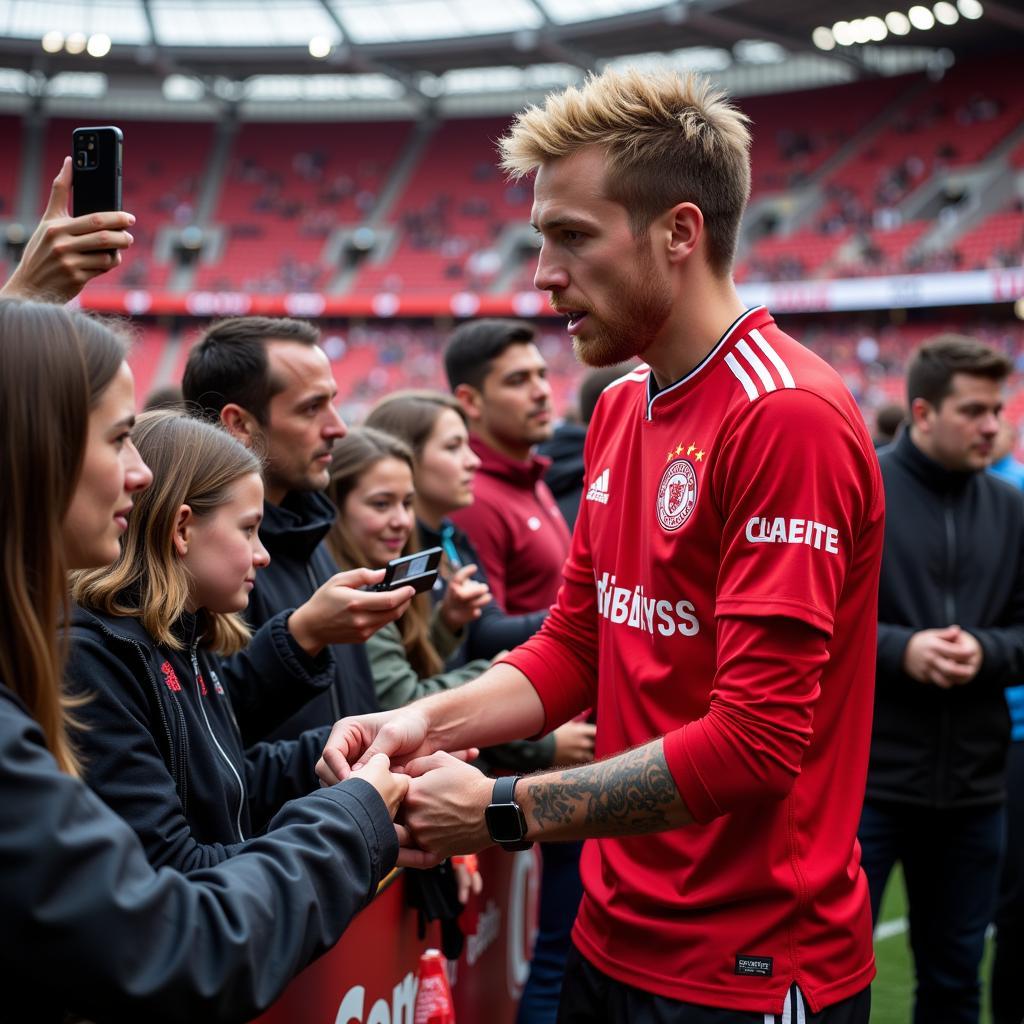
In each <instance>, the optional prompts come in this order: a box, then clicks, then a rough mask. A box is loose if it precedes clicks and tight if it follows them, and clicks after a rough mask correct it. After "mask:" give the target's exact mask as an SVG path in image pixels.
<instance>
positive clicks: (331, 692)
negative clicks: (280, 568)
mask: <svg viewBox="0 0 1024 1024" xmlns="http://www.w3.org/2000/svg"><path fill="white" fill-rule="evenodd" d="M306 575H307V576H308V577H309V585H310V586H311V587H312V588H313V589H312V590H311V591H310V593H309V596H310V597H312V596H313V595H314V594H315V593H316V592H317V591H318V590H319V589H320V584H319V583H317V581H316V576H315V575H314V573H313V566H311V565H310V564H309V562H307V563H306ZM327 696H328V698H329V699H330V701H331V717H332V719H333V720H334V721H335V722H337V721H338V720H339V719H340V718H342V717H343V716H342V713H341V701H339V700H338V679H337V677H335V678H334V679H332V680H331V685H330V686H329V687H327Z"/></svg>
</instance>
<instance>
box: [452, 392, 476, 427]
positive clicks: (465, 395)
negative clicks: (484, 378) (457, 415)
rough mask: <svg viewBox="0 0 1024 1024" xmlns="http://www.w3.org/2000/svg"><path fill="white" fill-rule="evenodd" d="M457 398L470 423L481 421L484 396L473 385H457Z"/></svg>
mask: <svg viewBox="0 0 1024 1024" xmlns="http://www.w3.org/2000/svg"><path fill="white" fill-rule="evenodd" d="M454 394H455V398H456V400H457V401H458V403H459V405H461V406H462V411H463V412H464V413H465V414H466V417H467V419H468V420H469V422H470V423H476V422H478V421H479V419H480V416H481V414H482V409H483V395H482V394H481V393H480V391H479V390H478V389H477V388H475V387H473V386H472V385H471V384H457V385H456V386H455V392H454Z"/></svg>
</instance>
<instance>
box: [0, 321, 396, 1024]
mask: <svg viewBox="0 0 1024 1024" xmlns="http://www.w3.org/2000/svg"><path fill="white" fill-rule="evenodd" d="M124 352H125V350H124V345H123V343H122V342H121V341H120V340H119V339H118V338H117V337H116V336H115V335H113V334H112V333H111V332H110V331H109V330H108V329H106V328H105V327H103V326H102V325H100V324H98V323H97V322H95V321H92V320H90V319H88V318H87V317H84V316H82V315H81V314H77V313H68V312H66V311H65V310H63V309H61V308H59V307H56V306H42V305H36V304H33V303H20V302H11V301H2V302H0V473H2V478H3V481H4V488H5V494H4V500H3V501H2V502H0V547H2V549H3V566H4V571H3V572H0V865H2V870H0V990H2V992H3V1004H2V1005H3V1010H2V1015H3V1017H4V1019H5V1020H12V1021H20V1020H31V1021H34V1022H37V1024H46V1022H49V1021H59V1020H61V1019H63V1017H64V1013H65V1011H68V1010H72V1011H75V1012H77V1013H78V1014H82V1015H85V1016H88V1017H90V1018H91V1019H93V1020H96V1021H98V1022H105V1021H136V1020H139V1019H145V1020H148V1021H154V1022H164V1021H167V1022H170V1021H181V1020H204V1021H218V1022H228V1021H239V1022H241V1021H245V1020H250V1019H252V1017H254V1016H255V1015H256V1014H258V1013H259V1012H261V1011H262V1010H263V1009H265V1008H266V1007H267V1006H268V1005H269V1004H270V1003H271V1002H272V1001H273V1000H274V999H275V998H276V997H277V995H278V994H279V993H280V991H281V989H282V988H283V987H284V985H285V984H286V983H287V982H288V981H289V979H290V978H291V977H292V976H293V975H294V974H296V973H298V971H300V970H301V969H302V968H303V967H305V966H306V964H308V963H309V962H310V960H312V959H313V958H314V957H316V956H317V955H319V954H320V953H322V952H323V951H324V950H325V949H327V948H328V947H329V946H330V945H332V944H333V943H334V942H335V941H337V939H338V937H339V936H340V934H341V932H342V931H343V930H344V928H345V926H346V925H347V924H348V922H349V921H350V920H351V918H352V916H353V915H354V914H355V913H356V911H357V910H359V909H360V908H361V907H362V906H363V905H364V904H365V903H366V902H367V900H368V899H369V898H370V896H371V895H372V894H373V893H374V891H375V889H376V885H377V882H378V880H379V878H380V877H381V875H382V874H383V873H384V872H386V871H387V870H388V869H390V868H391V866H392V865H393V864H394V862H395V857H396V855H397V843H396V840H395V832H394V828H393V826H392V824H391V821H390V820H389V818H390V816H392V815H393V814H394V812H395V808H396V806H397V804H398V801H399V800H400V799H401V796H402V793H403V790H404V787H405V785H406V780H405V779H404V778H402V777H396V776H392V775H390V773H389V772H388V770H387V759H386V758H380V759H379V760H377V761H376V763H375V762H371V763H370V764H369V765H367V767H366V768H365V769H364V770H363V771H362V772H361V773H360V775H361V777H360V778H359V779H352V780H349V781H347V782H345V783H342V784H341V785H339V786H333V787H331V788H329V789H323V790H320V791H319V792H316V793H314V794H312V795H310V796H308V797H305V798H303V799H302V800H298V801H294V802H293V803H291V804H289V805H288V806H287V807H286V808H284V809H283V810H282V811H281V812H280V813H279V814H278V815H277V816H276V817H275V819H274V821H273V822H272V823H271V826H270V827H269V828H268V831H267V834H266V835H265V836H263V837H261V838H260V839H257V840H253V841H252V842H251V843H250V845H249V847H248V848H247V850H246V851H245V852H243V853H242V854H240V855H239V856H238V857H235V858H233V859H232V860H231V861H230V862H229V863H226V864H223V865H220V866H218V867H214V868H208V869H206V870H205V871H203V872H202V873H197V874H196V875H194V876H192V877H191V878H185V877H183V876H182V875H180V874H178V873H176V872H174V871H170V870H161V871H159V872H157V871H155V870H154V869H153V868H152V867H151V866H150V864H149V863H148V862H147V860H146V857H145V854H144V852H143V850H142V847H141V846H140V845H139V842H138V839H137V838H136V836H135V835H134V833H133V832H132V831H131V830H130V829H129V828H128V826H127V825H126V824H125V823H124V822H123V821H122V820H121V819H120V818H118V817H117V815H115V814H114V813H113V812H112V811H110V810H109V808H107V807H106V806H105V805H104V804H103V803H102V802H101V801H100V800H99V799H98V798H97V797H96V796H95V795H94V794H93V793H92V792H90V791H89V790H88V789H87V788H86V787H85V786H84V785H83V784H82V782H81V780H80V778H79V777H78V775H79V768H78V761H77V757H76V754H75V751H74V749H73V748H72V747H71V745H70V744H69V743H68V741H67V738H66V732H67V702H66V701H65V700H64V698H63V696H62V690H61V677H62V665H61V652H60V649H59V648H58V645H57V642H56V639H57V623H58V621H59V618H60V613H61V605H62V603H64V602H65V601H66V594H65V572H66V570H67V569H69V568H70V569H85V568H89V567H92V566H99V565H104V564H106V563H108V562H110V561H112V560H113V559H114V558H115V557H116V555H117V551H118V539H119V536H120V533H121V532H122V530H123V529H124V527H125V525H126V522H127V521H128V519H127V518H126V517H130V511H131V505H132V502H133V498H134V497H136V496H137V495H138V494H139V493H140V492H141V491H142V490H143V489H144V488H145V487H146V486H147V485H148V484H149V481H150V473H149V470H148V469H147V468H146V466H145V464H144V463H143V462H142V460H141V459H140V458H139V456H138V453H137V452H136V451H135V449H134V447H133V446H132V443H131V435H130V430H131V424H132V420H133V418H134V417H133V408H134V388H133V383H132V376H131V371H130V370H129V369H128V367H127V365H126V364H125V363H124ZM77 711H81V708H78V709H77ZM73 713H74V709H73Z"/></svg>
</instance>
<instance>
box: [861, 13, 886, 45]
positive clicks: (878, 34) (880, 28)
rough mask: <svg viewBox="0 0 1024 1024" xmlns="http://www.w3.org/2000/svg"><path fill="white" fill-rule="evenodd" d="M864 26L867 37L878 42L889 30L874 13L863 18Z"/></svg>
mask: <svg viewBox="0 0 1024 1024" xmlns="http://www.w3.org/2000/svg"><path fill="white" fill-rule="evenodd" d="M864 27H865V29H867V32H868V39H870V40H871V41H872V42H874V43H880V42H881V41H882V40H883V39H884V38H885V37H886V36H887V35H888V34H889V30H888V29H887V28H886V27H885V22H884V21H882V19H881V18H876V17H875V16H874V15H872V16H871V17H870V18H865V19H864Z"/></svg>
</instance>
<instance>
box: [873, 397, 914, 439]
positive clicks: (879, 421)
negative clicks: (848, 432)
mask: <svg viewBox="0 0 1024 1024" xmlns="http://www.w3.org/2000/svg"><path fill="white" fill-rule="evenodd" d="M906 418H907V410H906V409H904V408H903V406H902V405H901V404H900V403H899V402H886V403H885V405H883V406H881V407H880V408H879V409H878V410H877V411H876V412H875V432H874V435H873V437H872V440H873V441H874V442H875V447H876V448H884V447H885V446H886V445H889V444H892V443H893V441H895V440H896V434H897V432H898V431H899V429H900V427H902V426H903V421H904V420H905V419H906Z"/></svg>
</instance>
